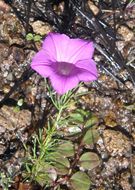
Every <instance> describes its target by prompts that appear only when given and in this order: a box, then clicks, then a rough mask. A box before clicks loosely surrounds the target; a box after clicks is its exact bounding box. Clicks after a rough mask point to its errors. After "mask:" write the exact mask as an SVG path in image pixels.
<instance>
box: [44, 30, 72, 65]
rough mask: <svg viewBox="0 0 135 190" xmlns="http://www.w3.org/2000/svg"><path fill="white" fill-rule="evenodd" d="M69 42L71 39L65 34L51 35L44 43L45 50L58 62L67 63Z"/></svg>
mask: <svg viewBox="0 0 135 190" xmlns="http://www.w3.org/2000/svg"><path fill="white" fill-rule="evenodd" d="M69 40H70V38H69V37H68V36H66V35H65V34H58V33H49V34H48V36H47V37H46V38H45V40H44V42H43V49H44V50H45V51H47V52H48V53H49V55H51V56H52V58H53V59H56V60H57V61H58V62H61V61H65V62H66V60H67V55H66V52H67V47H68V43H69Z"/></svg>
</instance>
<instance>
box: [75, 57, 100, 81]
mask: <svg viewBox="0 0 135 190" xmlns="http://www.w3.org/2000/svg"><path fill="white" fill-rule="evenodd" d="M75 66H76V67H77V68H79V69H80V71H81V72H80V76H79V78H81V76H83V75H82V74H83V73H84V72H85V73H87V76H88V73H89V75H91V79H92V78H97V77H98V72H97V68H96V63H95V61H94V60H92V59H90V60H88V59H87V60H81V61H78V62H77V63H76V64H75ZM78 75H79V74H78Z"/></svg>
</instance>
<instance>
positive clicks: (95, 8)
mask: <svg viewBox="0 0 135 190" xmlns="http://www.w3.org/2000/svg"><path fill="white" fill-rule="evenodd" d="M88 6H89V8H90V9H91V10H92V12H93V13H94V15H97V14H98V13H99V8H98V7H97V6H96V5H94V3H93V2H92V1H90V0H88Z"/></svg>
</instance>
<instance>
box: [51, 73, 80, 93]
mask: <svg viewBox="0 0 135 190" xmlns="http://www.w3.org/2000/svg"><path fill="white" fill-rule="evenodd" d="M50 80H51V84H52V86H53V88H54V89H55V90H56V92H57V93H58V94H60V95H62V94H64V93H66V92H68V91H69V90H71V89H72V88H74V87H76V86H77V84H78V83H79V79H78V77H77V76H68V77H67V76H62V75H57V74H54V75H51V77H50Z"/></svg>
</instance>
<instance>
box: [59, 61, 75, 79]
mask: <svg viewBox="0 0 135 190" xmlns="http://www.w3.org/2000/svg"><path fill="white" fill-rule="evenodd" d="M73 67H74V65H73V64H71V63H66V62H59V63H58V68H57V69H58V73H59V74H61V75H65V76H67V75H70V74H71V71H72V70H73Z"/></svg>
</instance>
